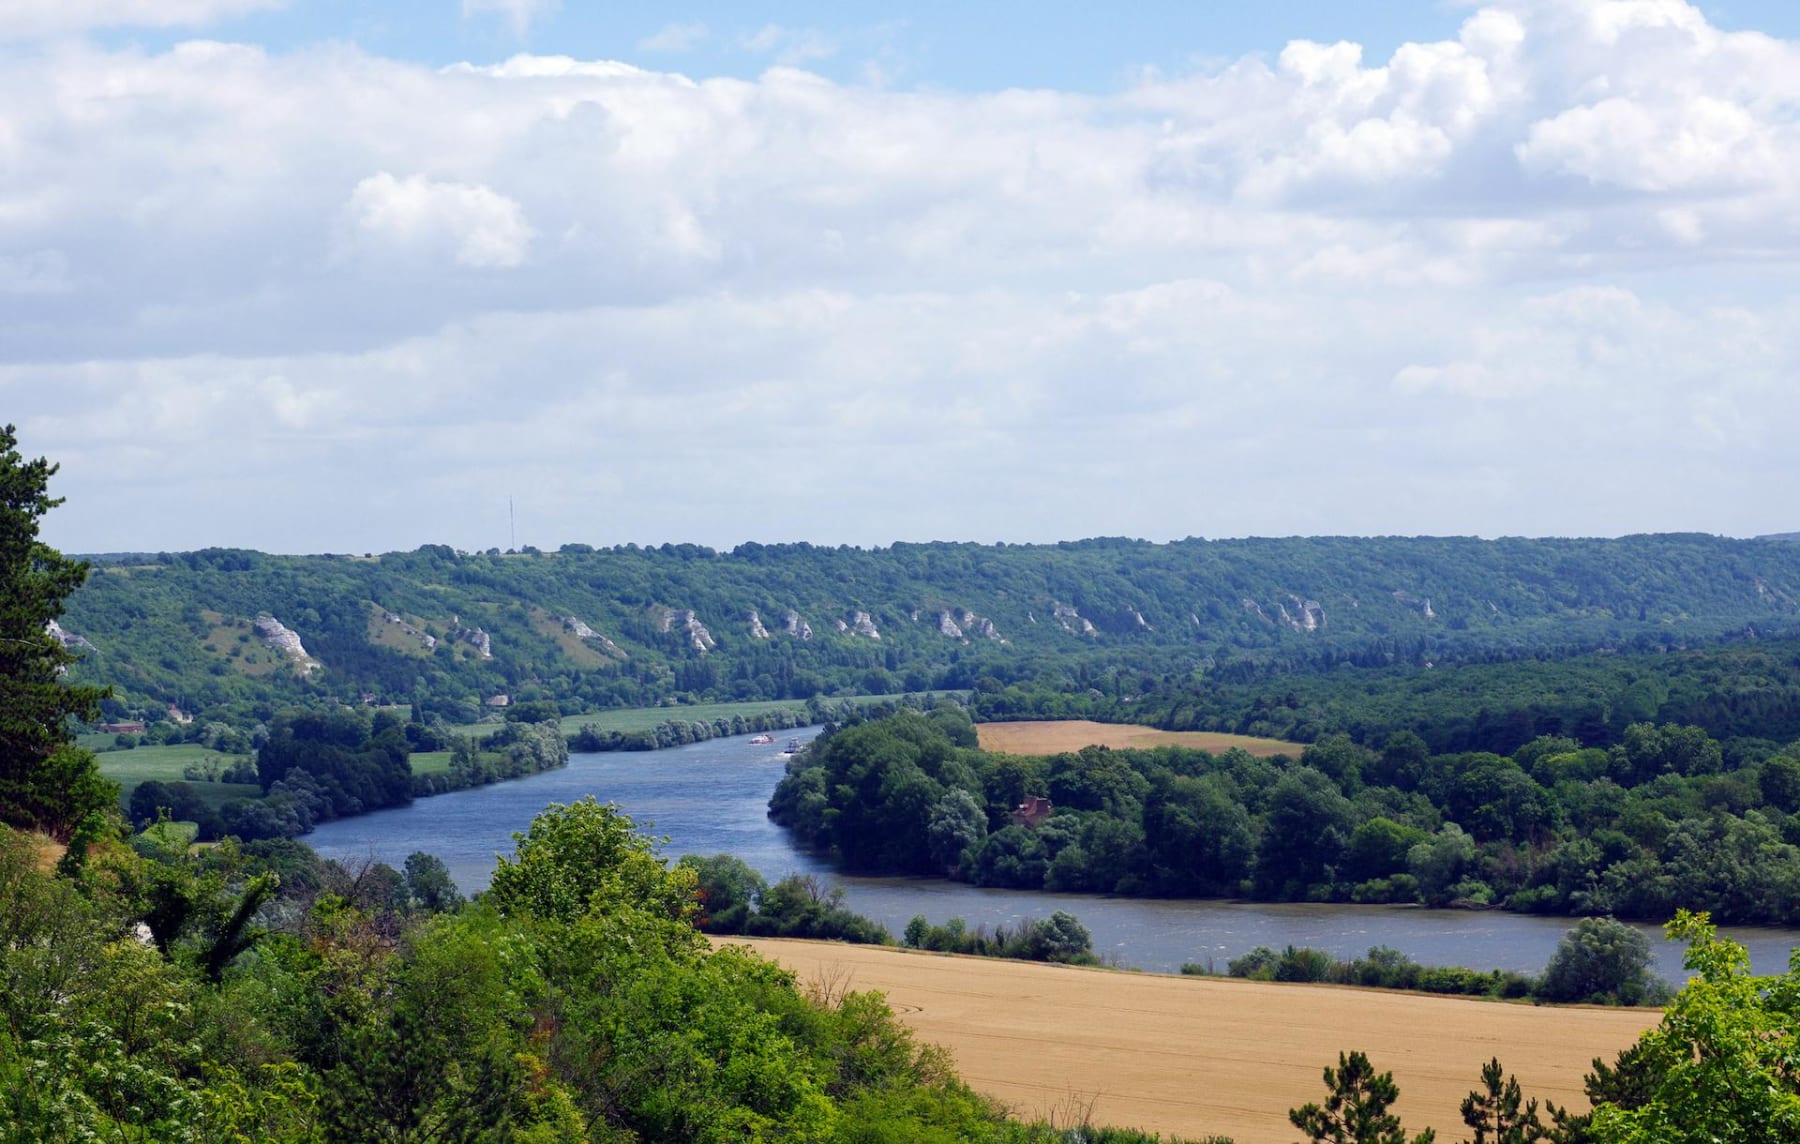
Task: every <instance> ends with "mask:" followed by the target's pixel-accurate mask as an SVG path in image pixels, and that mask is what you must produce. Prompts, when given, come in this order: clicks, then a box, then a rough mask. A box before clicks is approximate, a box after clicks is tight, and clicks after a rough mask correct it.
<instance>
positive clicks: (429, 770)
mask: <svg viewBox="0 0 1800 1144" xmlns="http://www.w3.org/2000/svg"><path fill="white" fill-rule="evenodd" d="M408 761H409V762H411V763H412V773H413V774H415V775H447V774H449V773H450V752H449V751H414V752H413V753H412V757H411V758H410V759H409V760H408Z"/></svg>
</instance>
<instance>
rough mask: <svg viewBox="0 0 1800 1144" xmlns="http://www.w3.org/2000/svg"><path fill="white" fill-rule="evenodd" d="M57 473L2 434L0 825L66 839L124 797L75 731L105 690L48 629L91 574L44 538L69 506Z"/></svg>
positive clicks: (96, 707)
mask: <svg viewBox="0 0 1800 1144" xmlns="http://www.w3.org/2000/svg"><path fill="white" fill-rule="evenodd" d="M56 469H57V467H56V466H55V465H52V464H50V463H49V462H48V461H45V460H44V459H43V458H41V457H40V458H38V459H37V460H35V461H27V460H25V459H24V458H23V457H22V456H21V455H20V454H19V450H18V437H17V435H16V433H15V431H14V429H13V427H12V426H11V425H8V426H6V427H5V428H3V429H0V822H6V823H9V824H11V825H14V826H20V827H25V828H27V829H35V830H44V831H48V832H49V833H51V834H53V835H55V836H56V837H58V838H63V839H68V838H70V837H71V835H73V834H75V833H76V831H77V829H78V828H79V827H81V826H82V825H83V823H84V821H85V820H88V819H89V818H90V816H93V815H96V814H98V813H101V812H103V811H104V810H105V809H106V808H108V807H110V806H111V805H112V804H113V803H114V802H115V801H116V800H117V798H118V791H117V790H116V789H114V787H113V786H112V784H111V783H108V782H107V781H106V780H104V779H102V778H101V777H100V772H99V769H98V768H97V766H96V765H95V762H94V756H93V755H92V754H90V753H88V752H87V751H83V750H79V749H78V748H76V746H75V745H74V744H75V739H74V732H73V729H72V728H71V726H70V724H71V722H72V721H73V720H76V719H90V718H92V717H93V716H94V715H95V714H96V713H97V712H98V710H99V702H100V700H101V699H102V698H103V697H104V695H105V692H104V691H102V690H100V689H98V688H93V687H80V686H76V685H74V684H72V683H71V682H69V680H68V679H67V677H66V672H67V669H68V667H69V665H71V664H72V663H74V662H75V656H74V655H72V654H71V653H70V652H69V651H68V649H66V648H65V647H63V645H62V641H60V640H58V639H57V638H56V637H55V636H54V635H52V634H51V632H50V624H51V623H52V622H53V621H55V620H56V618H57V617H59V616H61V615H62V611H63V601H64V600H65V599H66V598H67V597H68V595H69V593H71V592H73V591H74V590H75V589H76V588H78V587H80V586H81V582H82V581H83V580H85V579H86V578H87V573H88V566H87V565H86V564H83V563H81V562H79V561H76V560H69V559H67V558H66V557H64V556H63V555H62V553H60V552H58V551H56V549H54V548H51V547H50V546H49V545H46V544H44V543H42V542H41V541H39V540H38V521H39V519H40V518H41V517H42V516H43V515H44V514H45V513H47V512H49V511H50V510H51V509H53V508H55V507H56V506H57V505H59V504H61V503H62V501H61V500H60V499H59V498H54V497H51V496H50V494H49V487H50V478H51V476H53V475H54V474H55V473H56Z"/></svg>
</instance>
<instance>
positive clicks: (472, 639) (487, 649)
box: [449, 616, 494, 659]
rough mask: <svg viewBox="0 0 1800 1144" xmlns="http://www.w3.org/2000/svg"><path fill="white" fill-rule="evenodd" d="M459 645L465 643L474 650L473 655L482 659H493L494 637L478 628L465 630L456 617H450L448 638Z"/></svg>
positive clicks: (459, 619)
mask: <svg viewBox="0 0 1800 1144" xmlns="http://www.w3.org/2000/svg"><path fill="white" fill-rule="evenodd" d="M449 638H451V639H453V640H456V641H457V642H459V643H466V644H468V645H469V646H470V647H472V648H474V649H475V654H476V655H479V656H480V657H481V658H482V659H493V658H494V637H492V636H490V635H488V634H487V633H486V632H484V631H482V630H481V629H480V628H478V627H477V628H465V627H463V626H462V619H461V617H458V616H451V617H450V637H449Z"/></svg>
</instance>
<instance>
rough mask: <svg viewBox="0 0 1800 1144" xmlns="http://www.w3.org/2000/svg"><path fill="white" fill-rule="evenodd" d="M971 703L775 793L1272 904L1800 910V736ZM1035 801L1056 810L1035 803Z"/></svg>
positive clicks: (986, 860)
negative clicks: (1442, 734) (1344, 724)
mask: <svg viewBox="0 0 1800 1144" xmlns="http://www.w3.org/2000/svg"><path fill="white" fill-rule="evenodd" d="M974 744H975V738H974V734H973V729H972V727H971V726H970V724H969V722H968V719H967V716H966V715H965V714H964V713H962V712H961V711H959V710H956V709H953V708H950V707H945V706H940V707H939V708H937V709H935V710H933V711H931V712H929V713H919V712H901V713H899V714H896V715H892V716H888V717H886V718H882V719H877V720H872V721H868V722H861V723H854V724H847V725H840V726H833V727H829V728H827V730H826V733H825V734H823V735H821V736H820V738H819V739H817V740H815V742H814V743H813V744H812V745H811V746H810V747H809V748H808V749H807V750H806V751H805V752H803V753H802V754H801V755H800V756H798V757H797V758H796V759H795V760H794V761H793V762H792V763H791V764H790V765H789V769H788V773H787V774H786V776H784V778H783V779H782V781H781V783H780V784H779V785H778V786H777V788H776V790H775V793H774V796H773V798H772V799H771V801H770V814H771V815H772V816H773V817H774V818H775V820H776V821H777V822H780V823H781V824H783V825H784V826H787V827H789V828H790V829H792V830H793V831H794V834H795V837H796V839H797V841H799V842H800V843H801V844H803V845H806V846H809V847H812V848H815V849H818V850H820V851H823V852H826V853H829V854H830V855H832V856H833V858H834V859H835V860H836V861H837V862H838V864H839V865H840V866H841V867H842V868H843V869H844V870H846V871H848V872H852V873H857V874H889V875H894V874H900V875H935V876H941V877H950V878H957V879H961V880H965V881H969V882H972V883H974V884H976V885H982V886H1000V887H1008V888H1015V889H1048V890H1059V891H1078V892H1090V893H1108V894H1123V895H1134V896H1161V897H1243V898H1252V899H1257V900H1265V901H1354V902H1370V903H1394V902H1423V903H1424V904H1427V905H1433V906H1450V905H1455V906H1468V907H1489V906H1498V907H1504V908H1507V909H1512V910H1519V911H1525V912H1535V913H1553V914H1616V915H1618V916H1621V917H1632V918H1647V919H1651V920H1660V919H1664V918H1667V917H1669V916H1671V915H1672V914H1673V913H1674V912H1675V910H1676V909H1678V908H1696V909H1700V908H1703V909H1708V910H1711V911H1712V912H1713V913H1714V914H1715V915H1716V916H1718V917H1719V918H1720V919H1721V920H1723V921H1729V922H1734V923H1766V924H1795V923H1796V922H1800V847H1797V845H1796V844H1797V843H1800V816H1797V815H1796V812H1800V749H1796V748H1791V747H1790V748H1779V749H1776V748H1773V746H1772V745H1769V744H1755V743H1744V742H1742V741H1740V742H1738V743H1735V744H1734V745H1733V746H1734V749H1733V750H1731V751H1730V752H1727V751H1725V750H1724V749H1722V747H1721V745H1720V744H1719V743H1718V742H1717V741H1716V740H1714V739H1712V738H1710V737H1709V736H1707V735H1706V733H1705V732H1704V731H1701V730H1699V729H1698V728H1693V727H1680V726H1671V725H1655V724H1634V725H1632V726H1631V727H1629V728H1627V729H1626V733H1625V735H1624V741H1623V742H1622V743H1619V744H1617V745H1615V746H1612V747H1588V746H1584V745H1583V744H1581V743H1580V742H1578V741H1576V740H1574V739H1569V738H1552V737H1540V738H1538V739H1534V740H1532V741H1531V742H1530V743H1527V744H1526V745H1525V746H1523V747H1521V748H1520V749H1519V750H1518V751H1516V752H1515V753H1514V754H1513V755H1511V756H1503V755H1498V754H1494V753H1491V752H1463V753H1458V754H1450V755H1433V754H1432V753H1431V752H1430V751H1429V749H1428V748H1427V747H1426V745H1425V743H1424V741H1423V740H1422V739H1420V738H1419V737H1418V736H1417V735H1414V734H1412V733H1410V732H1399V733H1396V734H1394V735H1392V736H1390V737H1389V738H1388V740H1387V741H1386V742H1385V743H1383V744H1382V746H1381V748H1380V749H1379V750H1372V749H1369V748H1366V747H1363V746H1360V745H1358V744H1357V743H1355V742H1353V741H1352V740H1351V739H1350V738H1349V737H1348V736H1344V735H1337V736H1331V737H1328V738H1326V739H1324V740H1322V741H1320V742H1318V743H1315V744H1312V745H1310V746H1308V747H1307V748H1306V749H1305V751H1304V753H1303V754H1302V755H1301V756H1300V757H1299V758H1298V759H1293V758H1284V757H1278V758H1275V759H1259V758H1254V757H1252V756H1250V755H1249V754H1247V753H1245V752H1243V751H1238V750H1233V751H1227V752H1224V753H1222V754H1217V755H1215V754H1210V753H1208V752H1205V751H1198V750H1186V749H1181V748H1174V747H1165V748H1159V749H1156V750H1122V751H1115V750H1106V749H1104V748H1089V749H1086V750H1083V751H1080V752H1076V753H1065V754H1060V755H1056V756H1053V757H1050V758H1023V757H1016V756H1007V755H1000V754H994V753H990V752H985V751H981V750H979V749H977V748H976V747H975V745H974ZM1028 799H1045V800H1048V802H1049V808H1048V809H1049V810H1050V811H1052V813H1049V814H1048V816H1047V817H1044V816H1043V812H1044V810H1045V809H1046V808H1043V807H1042V806H1038V807H1037V808H1036V809H1037V812H1038V813H1036V814H1033V815H1021V814H1019V813H1018V811H1019V810H1020V808H1021V807H1022V806H1024V804H1026V803H1027V800H1028Z"/></svg>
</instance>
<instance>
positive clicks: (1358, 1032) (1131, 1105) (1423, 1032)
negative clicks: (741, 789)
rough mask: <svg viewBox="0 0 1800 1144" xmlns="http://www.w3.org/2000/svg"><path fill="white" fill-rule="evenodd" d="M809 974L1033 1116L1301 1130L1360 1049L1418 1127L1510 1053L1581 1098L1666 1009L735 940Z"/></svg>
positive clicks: (1258, 1138) (1250, 1141)
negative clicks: (1300, 1120)
mask: <svg viewBox="0 0 1800 1144" xmlns="http://www.w3.org/2000/svg"><path fill="white" fill-rule="evenodd" d="M716 940H717V941H718V942H719V943H720V944H724V943H727V942H729V943H734V944H735V943H742V944H746V945H749V946H750V947H752V948H753V949H755V950H756V951H757V952H758V953H760V954H762V955H763V956H765V957H768V958H771V959H773V960H775V961H777V962H779V963H781V964H782V965H784V966H786V967H787V968H788V969H790V970H793V971H794V972H795V973H796V974H797V975H798V976H799V978H800V981H801V982H802V983H803V984H805V983H828V984H830V985H831V986H832V987H833V988H835V989H838V990H841V989H845V988H849V989H857V990H878V991H880V992H882V993H884V994H886V995H887V999H888V1003H889V1004H890V1005H892V1006H893V1007H894V1010H895V1012H896V1013H898V1014H900V1016H901V1018H902V1019H903V1020H904V1021H905V1022H906V1023H907V1025H908V1026H910V1027H911V1028H912V1029H914V1030H915V1031H916V1032H917V1033H918V1034H919V1036H920V1037H921V1039H923V1040H925V1041H929V1042H933V1043H936V1044H940V1045H943V1046H945V1047H946V1048H948V1049H950V1050H951V1052H952V1053H954V1054H955V1058H956V1067H957V1071H958V1072H959V1073H961V1075H962V1076H963V1078H964V1079H965V1080H966V1081H968V1082H969V1084H971V1085H973V1086H974V1087H975V1088H976V1089H978V1090H980V1091H982V1092H985V1093H987V1094H989V1095H991V1096H994V1097H997V1098H999V1099H1001V1100H1003V1101H1006V1102H1007V1103H1008V1104H1009V1105H1011V1106H1012V1107H1013V1108H1014V1109H1015V1110H1016V1111H1017V1112H1019V1113H1020V1114H1022V1115H1028V1116H1030V1115H1036V1116H1048V1115H1050V1114H1051V1113H1052V1112H1056V1111H1062V1112H1065V1113H1066V1111H1067V1109H1068V1108H1069V1107H1070V1105H1071V1099H1072V1098H1073V1099H1074V1100H1076V1101H1087V1100H1091V1101H1092V1102H1093V1122H1094V1123H1095V1124H1112V1125H1118V1126H1130V1127H1136V1128H1143V1129H1150V1130H1154V1131H1158V1132H1163V1133H1176V1134H1180V1135H1182V1136H1188V1137H1203V1136H1205V1135H1207V1134H1209V1133H1218V1134H1222V1135H1227V1136H1230V1137H1232V1138H1233V1139H1234V1140H1235V1141H1236V1144H1290V1142H1291V1141H1293V1140H1294V1139H1296V1138H1297V1137H1298V1135H1299V1133H1297V1132H1296V1131H1295V1130H1294V1129H1293V1128H1292V1127H1291V1126H1290V1125H1289V1124H1288V1120H1287V1111H1288V1109H1290V1108H1293V1107H1296V1106H1298V1105H1301V1104H1304V1103H1306V1102H1307V1101H1313V1100H1319V1101H1322V1100H1323V1099H1324V1098H1325V1086H1324V1083H1323V1082H1322V1080H1321V1077H1320V1074H1321V1070H1322V1069H1323V1068H1324V1066H1326V1065H1335V1064H1336V1063H1337V1055H1338V1052H1339V1051H1340V1050H1347V1049H1361V1050H1362V1051H1364V1052H1366V1053H1368V1054H1369V1058H1370V1059H1371V1060H1372V1061H1373V1062H1374V1064H1375V1067H1376V1068H1378V1069H1381V1070H1384V1071H1386V1070H1391V1071H1392V1072H1393V1074H1394V1080H1395V1082H1396V1083H1397V1084H1398V1085H1399V1086H1400V1100H1399V1103H1398V1104H1397V1105H1396V1106H1395V1109H1396V1111H1398V1112H1399V1113H1400V1114H1401V1116H1402V1118H1403V1119H1404V1120H1405V1122H1406V1126H1407V1128H1408V1129H1409V1130H1410V1131H1411V1132H1415V1133H1416V1132H1418V1131H1420V1130H1421V1129H1422V1128H1424V1127H1426V1126H1427V1125H1429V1126H1431V1127H1434V1128H1436V1129H1437V1131H1438V1139H1440V1140H1460V1139H1462V1138H1463V1137H1464V1134H1465V1133H1466V1129H1464V1127H1463V1124H1462V1118H1461V1116H1460V1115H1459V1114H1458V1111H1457V1106H1458V1104H1459V1103H1460V1102H1461V1101H1462V1099H1463V1098H1464V1097H1465V1096H1467V1095H1468V1093H1469V1090H1470V1089H1472V1088H1474V1087H1475V1086H1476V1084H1477V1083H1478V1082H1479V1079H1480V1071H1481V1066H1482V1065H1483V1064H1485V1063H1486V1062H1487V1060H1488V1058H1490V1057H1494V1056H1498V1057H1499V1058H1500V1062H1501V1063H1502V1064H1503V1065H1505V1066H1506V1068H1507V1070H1508V1071H1510V1072H1514V1073H1517V1074H1518V1077H1519V1082H1520V1084H1521V1085H1522V1086H1523V1087H1524V1089H1525V1092H1526V1093H1527V1095H1530V1096H1536V1097H1538V1098H1539V1099H1540V1100H1541V1099H1544V1098H1546V1097H1547V1098H1549V1099H1551V1100H1553V1101H1555V1102H1556V1103H1557V1104H1558V1105H1565V1104H1567V1105H1573V1106H1575V1107H1576V1108H1586V1107H1587V1102H1586V1100H1585V1099H1584V1097H1583V1095H1582V1091H1581V1078H1582V1075H1583V1074H1584V1073H1585V1072H1586V1071H1587V1069H1588V1067H1589V1062H1590V1061H1591V1060H1592V1059H1593V1058H1594V1057H1602V1058H1604V1059H1605V1060H1607V1061H1608V1062H1610V1061H1611V1060H1612V1058H1613V1057H1614V1056H1615V1055H1616V1054H1617V1053H1618V1052H1619V1050H1621V1049H1623V1048H1625V1047H1627V1046H1628V1045H1630V1044H1632V1043H1633V1042H1634V1041H1636V1039H1637V1037H1638V1035H1639V1034H1640V1033H1642V1032H1643V1030H1645V1029H1646V1028H1649V1027H1650V1026H1651V1025H1653V1024H1655V1023H1656V1022H1657V1021H1658V1020H1659V1019H1660V1018H1661V1013H1660V1012H1659V1011H1657V1010H1651V1009H1602V1008H1588V1007H1556V1008H1553V1007H1538V1006H1531V1005H1514V1004H1503V1003H1500V1002H1493V1001H1476V1000H1463V999H1459V998H1450V997H1436V996H1429V995H1425V994H1415V993H1393V992H1386V991H1381V990H1372V989H1355V988H1350V987H1347V986H1333V985H1277V984H1267V983H1262V982H1252V981H1239V980H1233V979H1229V978H1194V977H1172V976H1165V975H1161V974H1144V973H1128V972H1120V971H1113V970H1099V969H1080V968H1075V967H1070V966H1059V965H1044V964H1040V963H1036V962H1019V961H1002V960H998V959H985V958H971V957H956V956H951V955H947V954H931V953H919V952H916V951H911V950H897V949H892V948H885V949H884V948H880V947H873V946H857V945H842V944H836V943H831V942H810V941H784V940H769V939H756V940H745V939H740V938H721V939H716Z"/></svg>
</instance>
